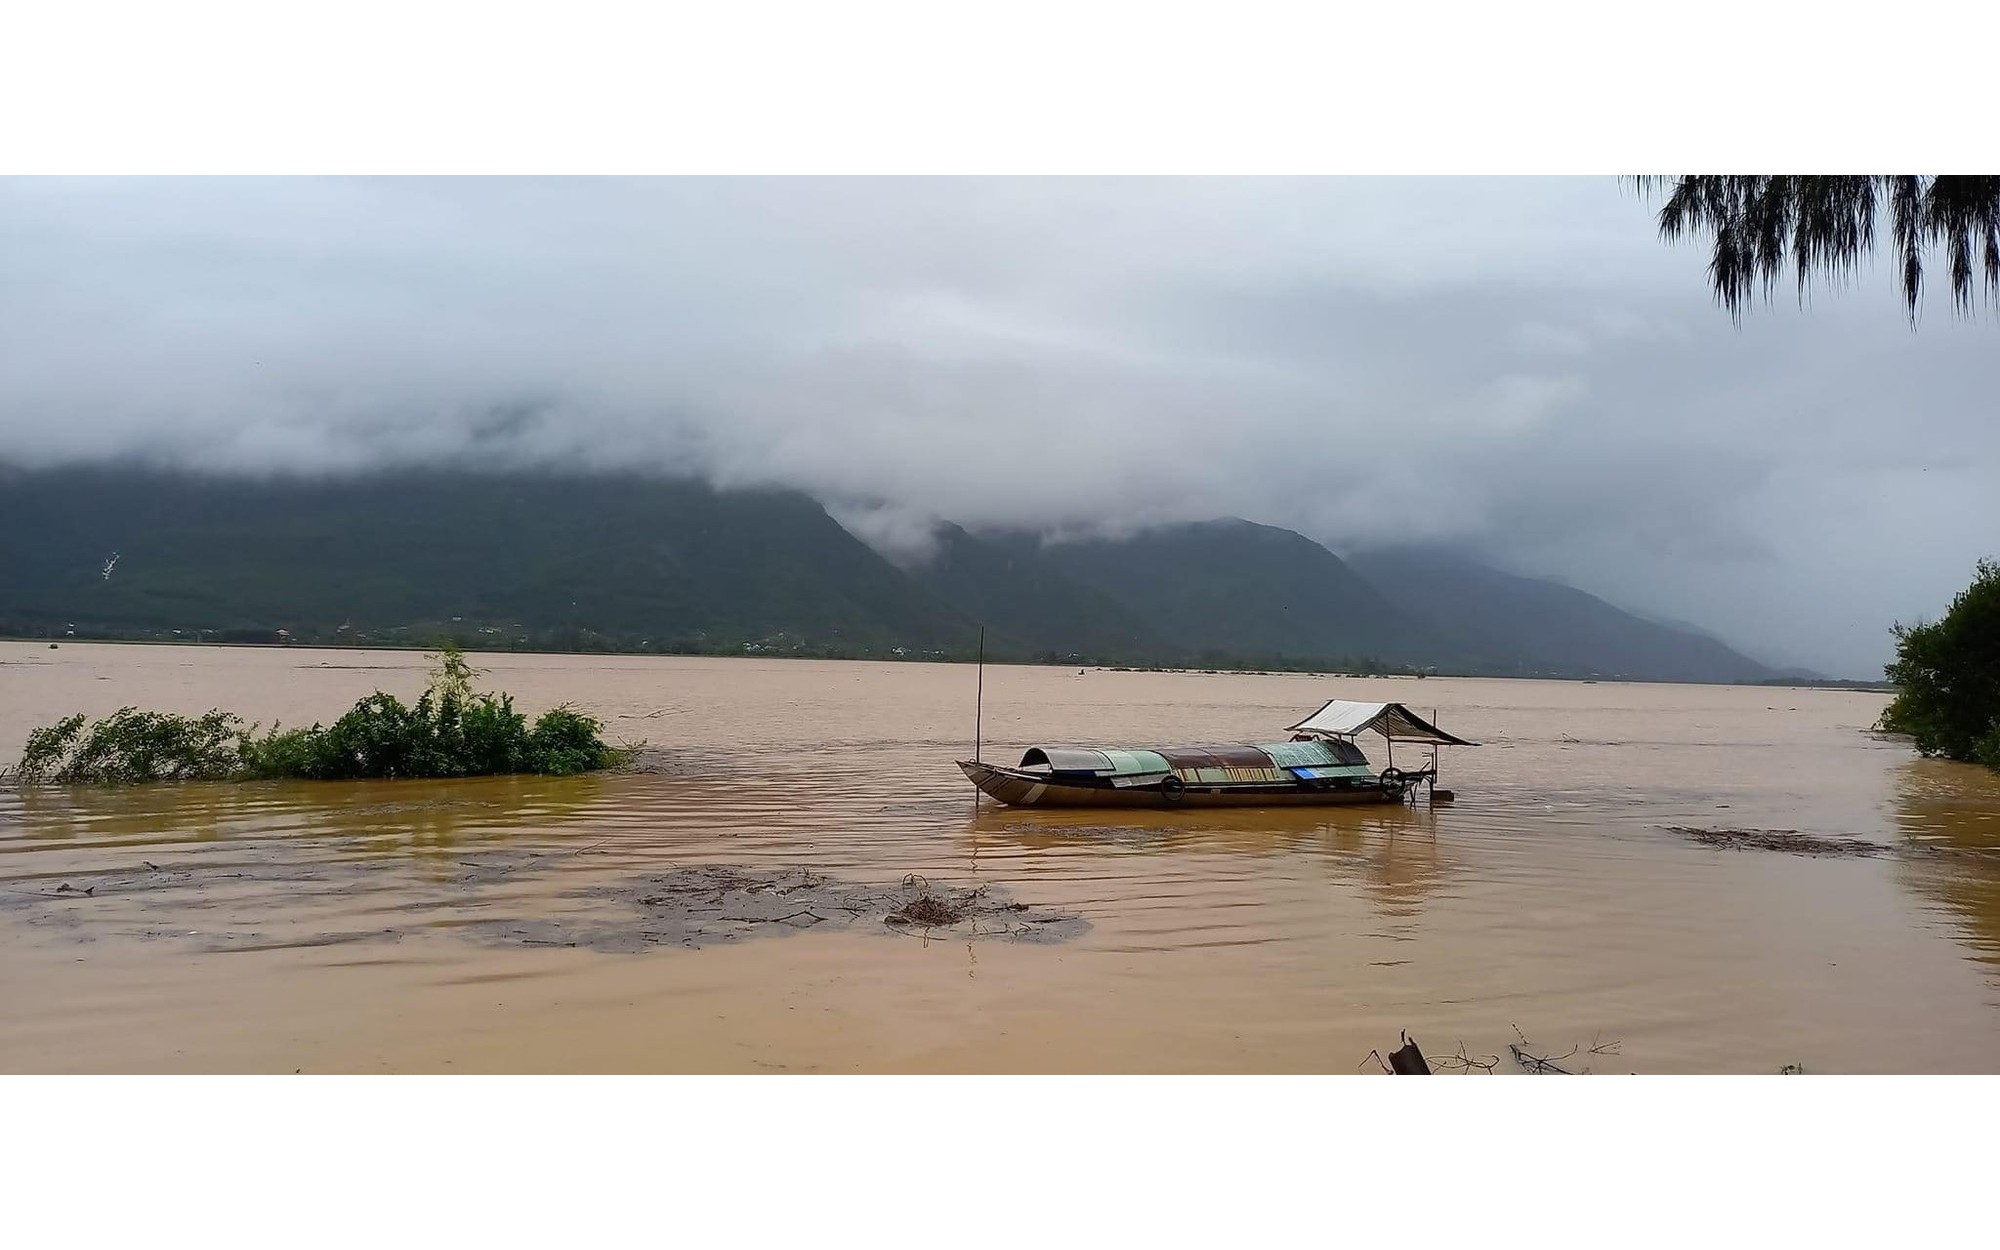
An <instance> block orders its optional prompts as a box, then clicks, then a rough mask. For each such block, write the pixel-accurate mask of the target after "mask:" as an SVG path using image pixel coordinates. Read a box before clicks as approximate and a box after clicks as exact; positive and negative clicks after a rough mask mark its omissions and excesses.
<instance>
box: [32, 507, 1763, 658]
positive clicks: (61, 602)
mask: <svg viewBox="0 0 2000 1250" xmlns="http://www.w3.org/2000/svg"><path fill="white" fill-rule="evenodd" d="M0 527H4V528H3V529H0V532H5V533H7V534H11V535H15V536H17V537H16V541H14V542H11V543H8V544H5V545H4V546H0V633H11V634H16V635H25V636H34V637H63V636H67V635H68V634H69V633H70V632H71V631H72V630H73V631H75V634H76V635H77V636H80V637H92V636H94V637H114V638H137V639H147V638H153V639H167V638H180V639H196V640H210V641H214V640H222V641H277V640H281V639H282V640H289V641H294V642H303V643H354V644H402V645H411V644H428V643H431V642H434V641H435V640H437V639H438V638H441V637H445V636H452V637H456V638H458V639H459V640H460V641H461V642H463V643H465V644H466V645H468V646H473V647H485V648H507V647H514V648H534V649H554V650H646V651H670V652H696V653H717V654H736V655H740V654H745V653H750V654H767V653H768V654H786V655H822V656H851V657H859V658H867V657H877V658H893V657H904V658H926V657H927V658H970V657H971V655H972V654H973V650H974V646H975V641H976V639H977V637H978V632H979V629H980V626H981V624H983V625H984V626H985V628H986V631H987V634H986V644H987V654H988V655H989V656H990V657H992V658H995V659H1002V660H1041V661H1045V662H1067V663H1096V664H1127V665H1145V666H1175V667H1187V666H1196V667H1214V668H1221V667H1254V668H1279V667H1285V668H1309V669H1339V670H1343V671H1355V670H1363V671H1377V670H1393V671H1423V670H1424V669H1425V668H1436V669H1439V670H1443V671H1453V672H1464V673H1483V674H1495V675H1535V676H1578V677H1581V676H1611V675H1616V676H1628V677H1635V678H1640V679H1651V680H1693V681H1736V680H1758V679H1760V678H1763V677H1769V676H1771V675H1772V673H1771V670H1769V669H1767V668H1765V667H1764V666H1762V665H1759V664H1757V663H1756V662H1755V661H1752V660H1749V659H1747V658H1745V657H1743V656H1740V655H1738V654H1736V653H1735V652H1733V651H1731V650H1729V648H1727V647H1726V646H1724V645H1723V644H1721V643H1720V642H1717V641H1715V640H1714V639H1711V638H1707V637H1706V636H1704V635H1699V634H1691V633H1687V632H1685V631H1678V630H1674V629H1672V628H1670V627H1667V626H1662V625H1658V624H1655V623H1653V622H1650V621H1645V620H1642V619H1640V618H1638V617H1635V616H1632V615H1631V614H1629V613H1624V612H1621V611H1620V610H1618V609H1617V608H1614V607H1612V606H1611V605H1609V604H1606V603H1604V602H1603V601H1602V600H1598V599H1595V598H1594V597H1592V596H1590V595H1587V594H1585V593H1584V592H1582V591H1577V590H1572V589H1571V588H1569V587H1564V586H1559V585H1557V584H1555V583H1550V582H1540V581H1536V580H1534V579H1528V578H1515V577H1513V576H1512V575H1510V574H1503V573H1500V572H1499V571H1498V570H1493V569H1489V568H1486V567H1485V566H1483V565H1478V564H1475V563H1472V562H1469V561H1460V562H1456V563H1454V562H1453V561H1450V560H1446V559H1442V558H1437V557H1422V558H1420V557H1418V556H1414V555H1410V554H1408V553H1405V554H1401V555H1398V554H1396V553H1376V554H1373V555H1369V556H1365V557H1357V558H1354V559H1351V560H1343V559H1342V558H1341V557H1340V556H1337V555H1335V554H1334V553H1333V552H1331V551H1329V550H1327V549H1326V548H1325V547H1323V546H1321V545H1319V544H1318V543H1315V542H1312V541H1311V540H1309V539H1307V538H1305V537H1303V536H1301V535H1299V534H1296V533H1293V532H1291V531H1289V530H1283V529H1278V528H1275V527H1271V526H1265V525H1257V524H1253V523H1251V522H1249V521H1243V520H1236V519H1229V520H1219V521H1209V522H1199V523H1193V524H1185V525H1176V526H1167V527H1161V528H1158V529H1152V530H1147V531H1143V532H1141V533H1139V534H1136V535H1134V536H1132V537H1129V538H1123V539H1094V540H1088V541H1072V542H1045V541H1043V539H1042V538H1040V537H1039V536H1037V535H1033V534H1028V533H1024V532H1018V531H988V532H972V531H968V530H966V529H964V528H962V527H959V526H956V525H946V526H943V527H941V528H940V530H939V531H938V534H937V539H938V552H937V554H936V556H935V557H934V558H933V559H931V560H929V561H927V562H925V563H922V564H919V565H915V566H912V567H908V568H903V567H898V566H897V565H896V564H894V563H891V562H890V561H889V560H887V559H885V558H883V556H882V555H880V554H879V553H877V552H876V551H875V550H874V549H872V548H870V547H869V546H868V545H867V544H865V543H863V542H862V541H860V540H859V539H857V538H856V537H854V536H853V535H852V534H850V533H848V531H846V530H845V529H843V528H842V527H841V526H840V525H839V524H838V523H837V522H835V521H834V520H833V518H832V517H831V516H829V515H828V514H827V511H826V509H825V508H824V507H822V506H821V505H820V504H819V503H817V502H816V501H814V500H813V499H811V498H809V497H808V496H806V495H804V494H801V493H799V492H796V491H787V490H754V491H745V490H727V491H725V490H718V489H716V488H714V487H711V486H708V485H706V484H704V483H701V482H698V481H694V480H691V479H660V478H655V477H644V476H638V475H619V474H609V475H604V474H599V475H585V474H553V473H533V474H531V473H512V474H497V473H495V474H486V473H474V472H445V471H425V472H416V471H404V472H397V473H388V474H379V475H373V476H368V477H354V478H272V479H248V478H233V477H212V476H196V475H191V474H185V473H170V472H165V471H154V470H146V469H134V468H104V467H98V468H88V469H62V470H41V471H32V472H30V471H23V470H19V469H7V468H5V467H0ZM114 556H115V562H114V559H113V557H114ZM107 565H109V568H108V570H107V568H106V566H107ZM280 631H283V632H282V633H281V632H280Z"/></svg>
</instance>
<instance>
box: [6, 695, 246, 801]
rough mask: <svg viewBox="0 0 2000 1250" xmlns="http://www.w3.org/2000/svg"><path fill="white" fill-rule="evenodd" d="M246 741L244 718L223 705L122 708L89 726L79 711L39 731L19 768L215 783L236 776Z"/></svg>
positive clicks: (67, 776) (93, 777) (47, 777)
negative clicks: (182, 712) (197, 710)
mask: <svg viewBox="0 0 2000 1250" xmlns="http://www.w3.org/2000/svg"><path fill="white" fill-rule="evenodd" d="M243 740H244V734H243V722H242V721H241V720H240V719H239V718H237V717H236V716H234V715H232V714H230V713H228V712H224V711H221V710H220V709H217V710H214V711H210V712H206V713H203V714H202V715H200V716H176V715H175V714H173V713H172V712H141V711H140V710H138V709H137V708H130V707H122V708H119V709H118V710H117V711H115V712H113V713H112V714H111V715H109V716H107V717H105V718H104V719H103V720H100V721H98V722H97V723H96V724H93V725H91V726H89V728H88V729H86V728H85V726H84V717H83V715H82V714H81V713H79V714H77V715H75V716H70V717H65V718H64V719H62V720H59V721H57V722H56V723H55V724H53V725H50V726H47V727H46V728H43V729H37V730H35V731H34V732H33V733H31V734H29V735H28V745H27V749H26V750H24V751H22V752H21V766H20V768H19V769H18V770H17V771H18V773H19V775H20V779H21V780H22V781H24V782H33V781H56V782H83V783H88V784H93V785H117V784H121V783H124V782H134V781H215V780H221V779H225V778H229V777H233V776H235V775H236V774H237V771H238V769H239V767H240V764H241V758H242V756H241V751H240V745H241V743H242V742H243Z"/></svg>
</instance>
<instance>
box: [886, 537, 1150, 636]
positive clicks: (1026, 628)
mask: <svg viewBox="0 0 2000 1250" xmlns="http://www.w3.org/2000/svg"><path fill="white" fill-rule="evenodd" d="M937 539H938V551H937V554H936V555H935V556H934V557H933V558H931V559H930V560H928V561H926V562H925V563H923V564H922V565H919V566H916V567H913V568H911V569H910V570H909V572H910V575H911V576H912V577H913V578H915V579H916V581H917V583H918V584H919V585H921V586H923V587H924V589H926V590H928V591H930V592H931V593H932V594H933V595H935V596H937V598H938V599H940V600H942V601H944V602H946V603H950V604H952V605H954V606H956V607H957V608H958V609H959V610H960V611H962V612H964V613H965V614H966V615H967V616H970V617H972V618H974V619H976V620H978V621H981V622H983V623H984V624H985V625H986V628H987V630H988V631H989V632H988V638H987V642H988V645H989V647H990V648H991V649H992V653H993V654H996V655H1006V654H1016V653H1018V654H1021V655H1024V656H1034V657H1042V658H1047V659H1050V660H1055V659H1059V658H1060V659H1067V658H1071V657H1089V658H1092V659H1097V660H1102V661H1105V662H1116V661H1120V660H1125V661H1150V662H1153V663H1161V662H1165V661H1167V660H1169V659H1172V658H1176V657H1177V656H1178V655H1179V653H1180V652H1182V651H1184V650H1187V648H1184V647H1181V646H1179V645H1178V644H1176V643H1175V642H1174V641H1173V640H1172V639H1170V638H1168V637H1167V636H1166V635H1165V634H1163V633H1161V632H1160V631H1159V630H1158V629H1156V628H1154V627H1153V626H1152V625H1151V624H1149V623H1148V622H1147V621H1146V620H1145V619H1144V618H1143V617H1142V616H1141V615H1140V614H1138V613H1136V612H1134V611H1132V610H1131V609H1130V608H1128V607H1126V606H1125V605H1123V604H1120V603H1118V602H1117V601H1115V600H1113V599H1112V598H1111V597H1110V596H1109V595H1106V594H1105V593H1104V592H1103V591H1102V590H1101V589H1099V588H1097V587H1094V586H1092V585H1091V584H1089V583H1088V582H1087V581H1081V580H1077V579H1074V578H1071V577H1068V576H1066V575H1065V574H1064V573H1063V572H1061V571H1060V570H1059V569H1058V568H1057V567H1056V566H1055V565H1054V564H1053V563H1051V562H1050V561H1049V560H1048V559H1046V558H1045V557H1044V556H1043V554H1042V552H1041V550H1040V544H1039V543H1036V542H1032V541H1024V540H1021V539H1019V538H1017V537H1011V536H1004V535H1003V536H998V537H994V536H988V537H986V538H979V537H975V536H973V535H971V534H968V533H967V532H966V531H965V530H963V529H961V528H959V527H958V526H956V525H945V526H943V527H941V528H940V529H939V531H938V533H937Z"/></svg>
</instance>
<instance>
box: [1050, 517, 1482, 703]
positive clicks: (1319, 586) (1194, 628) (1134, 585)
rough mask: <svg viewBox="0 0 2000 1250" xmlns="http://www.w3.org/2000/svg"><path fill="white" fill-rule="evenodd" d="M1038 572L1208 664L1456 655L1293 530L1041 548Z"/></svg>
mask: <svg viewBox="0 0 2000 1250" xmlns="http://www.w3.org/2000/svg"><path fill="white" fill-rule="evenodd" d="M1011 542H1012V545H1013V548H1014V550H1016V551H1021V552H1028V551H1033V550H1035V549H1037V548H1038V549H1039V554H1040V558H1041V560H1042V561H1044V562H1045V563H1046V564H1047V565H1049V566H1050V567H1052V568H1055V569H1057V570H1060V571H1061V572H1062V573H1064V574H1066V575H1068V576H1069V577H1070V578H1071V579H1072V580H1074V581H1076V582H1079V583H1082V584H1084V585H1087V586H1091V587H1094V588H1095V589H1097V590H1099V591H1101V592H1103V593H1104V594H1105V595H1107V596H1109V597H1110V598H1111V599H1113V600H1115V601H1116V602H1118V603H1119V604H1121V605H1123V606H1124V607H1125V608H1126V609H1128V610H1129V611H1131V612H1132V613H1134V614H1135V615H1136V616H1138V617H1139V618H1140V619H1141V620H1143V621H1145V622H1146V623H1147V624H1148V625H1149V626H1151V627H1152V628H1153V629H1154V630H1156V631H1157V632H1158V633H1159V634H1160V635H1162V636H1164V637H1165V638H1167V639H1169V640H1171V641H1172V642H1174V643H1175V644H1177V645H1178V646H1180V647H1182V648H1184V649H1185V650H1187V651H1188V652H1189V653H1191V654H1192V655H1193V656H1194V657H1196V658H1205V659H1207V660H1209V661H1211V662H1212V661H1218V660H1224V659H1228V660H1240V661H1252V662H1278V661H1294V662H1316V663H1320V664H1337V663H1346V664H1353V663H1356V662H1359V661H1362V660H1364V659H1372V660H1377V661H1380V662H1383V663H1385V664H1389V665H1393V666H1398V667H1415V666H1421V665H1425V664H1436V663H1440V662H1446V661H1448V660H1450V659H1452V658H1455V656H1454V654H1453V648H1451V647H1450V646H1449V645H1448V644H1447V643H1445V642H1444V640H1442V639H1441V638H1440V637H1439V636H1438V635H1436V634H1435V633H1434V632H1433V631H1432V630H1431V629H1430V628H1429V627H1428V626H1427V625H1425V624H1424V623H1422V622H1421V621H1419V620H1418V619H1416V618H1415V617H1414V616H1413V615H1412V614H1410V613H1408V612H1405V611H1404V610H1402V609H1400V608H1398V607H1397V606H1396V605H1394V604H1393V603H1391V602H1389V601H1388V600H1387V599H1385V598H1384V597H1383V596H1382V594H1381V592H1380V591H1378V590H1377V589H1376V588H1375V587H1374V586H1371V585H1369V584H1368V583H1367V582H1366V581H1364V580H1363V579H1362V578H1361V577H1360V576H1358V575H1357V574H1356V573H1355V572H1354V570H1352V569H1350V568H1349V567H1348V566H1347V565H1346V564H1345V563H1344V562H1343V561H1342V560H1341V559H1340V557H1339V556H1336V555H1334V554H1333V553H1332V552H1331V551H1328V550H1327V549H1326V548H1324V547H1322V546H1320V545H1319V544H1318V543H1315V542H1313V541H1312V540H1311V539H1308V538H1304V537H1302V536H1300V535H1298V534H1295V533H1293V532H1292V531H1290V530H1283V529H1275V528H1273V527H1271V526H1268V525H1255V524H1252V523H1251V522H1249V521H1241V520H1234V519H1231V520H1221V521H1205V522H1199V523H1196V524H1191V525H1172V526H1164V527H1161V528H1158V529H1152V530H1146V531H1144V532H1142V533H1139V534H1136V535H1134V536H1132V537H1131V538H1127V539H1122V540H1116V541H1112V540H1102V541H1092V542H1075V543H1055V544H1050V545H1048V546H1041V545H1040V544H1039V543H1038V542H1037V541H1036V540H1034V539H1032V538H1027V537H1024V536H1016V537H1014V538H1013V539H1012V540H1011Z"/></svg>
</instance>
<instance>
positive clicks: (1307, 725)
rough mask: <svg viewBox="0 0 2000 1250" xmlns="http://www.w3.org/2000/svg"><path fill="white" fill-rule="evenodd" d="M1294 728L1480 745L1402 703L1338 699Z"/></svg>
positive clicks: (1345, 734) (1321, 732)
mask: <svg viewBox="0 0 2000 1250" xmlns="http://www.w3.org/2000/svg"><path fill="white" fill-rule="evenodd" d="M1290 728H1291V729H1292V731H1293V732H1294V733H1319V734H1335V735H1338V736H1340V737H1343V738H1350V737H1353V736H1354V735H1355V734H1358V733H1365V732H1366V731H1368V730H1371V729H1372V730H1374V731H1375V732H1376V733H1379V734H1381V735H1382V736H1383V737H1385V738H1388V739H1390V740H1391V741H1395V742H1440V743H1445V744H1447V745H1450V746H1461V747H1472V746H1478V745H1479V744H1478V743H1476V742H1467V741H1466V740H1465V739H1463V738H1455V737H1453V736H1452V735H1450V734H1448V733H1446V732H1445V731H1444V730H1442V729H1439V728H1438V727H1437V726H1436V725H1433V724H1431V723H1430V722H1429V721H1427V720H1425V719H1424V718H1423V717H1421V716H1419V715H1417V714H1416V713H1415V712H1412V711H1411V710H1410V709H1408V708H1406V707H1404V706H1403V705H1402V704H1400V703H1354V702H1351V701H1349V700H1346V699H1334V700H1332V701H1331V702H1329V703H1328V704H1327V705H1326V706H1325V707H1323V708H1321V709H1320V710H1319V711H1317V712H1314V713H1313V714H1312V715H1311V716H1308V717H1306V718H1305V719H1304V720H1302V721H1300V722H1299V723H1298V724H1296V725H1293V726H1291V727H1290Z"/></svg>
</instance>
